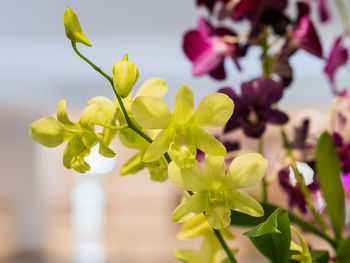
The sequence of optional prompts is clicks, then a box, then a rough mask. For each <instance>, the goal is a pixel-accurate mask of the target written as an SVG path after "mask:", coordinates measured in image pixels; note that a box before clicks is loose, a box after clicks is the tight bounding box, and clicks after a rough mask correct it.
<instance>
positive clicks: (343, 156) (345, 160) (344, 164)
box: [333, 132, 350, 175]
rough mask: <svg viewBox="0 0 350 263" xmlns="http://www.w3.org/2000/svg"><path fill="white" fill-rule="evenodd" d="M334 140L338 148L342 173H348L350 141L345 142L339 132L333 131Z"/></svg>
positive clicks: (349, 166)
mask: <svg viewBox="0 0 350 263" xmlns="http://www.w3.org/2000/svg"><path fill="white" fill-rule="evenodd" d="M333 141H334V143H335V146H336V148H337V153H338V156H339V160H340V164H341V170H342V174H344V175H347V174H349V173H350V143H348V142H344V140H343V138H342V137H341V135H340V134H339V133H337V132H335V133H333Z"/></svg>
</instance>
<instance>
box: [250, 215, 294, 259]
mask: <svg viewBox="0 0 350 263" xmlns="http://www.w3.org/2000/svg"><path fill="white" fill-rule="evenodd" d="M244 235H246V236H248V237H249V238H250V240H251V241H252V243H253V244H254V246H255V247H256V248H257V249H258V250H259V251H260V252H261V253H262V254H263V255H264V256H265V257H267V258H268V259H270V260H271V261H272V262H274V263H286V262H288V261H289V254H290V253H289V246H290V241H291V234H290V225H289V217H288V212H287V211H286V210H284V209H282V208H278V209H276V211H275V212H273V213H272V214H271V215H270V216H269V218H268V219H267V220H266V221H265V222H263V223H261V224H260V225H258V226H257V227H255V228H253V229H251V230H250V231H248V232H246V233H244Z"/></svg>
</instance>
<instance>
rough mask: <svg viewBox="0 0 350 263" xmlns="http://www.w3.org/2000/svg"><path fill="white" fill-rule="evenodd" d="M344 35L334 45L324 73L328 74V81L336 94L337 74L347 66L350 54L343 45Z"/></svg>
mask: <svg viewBox="0 0 350 263" xmlns="http://www.w3.org/2000/svg"><path fill="white" fill-rule="evenodd" d="M343 37H344V36H343V35H340V36H339V37H337V38H336V39H335V41H334V43H333V46H332V49H331V52H330V54H329V56H328V58H327V62H326V66H325V68H324V72H325V73H326V74H327V76H328V79H329V81H330V83H331V85H332V90H333V92H334V93H335V94H336V93H337V91H336V87H335V73H336V72H337V70H338V69H339V67H341V66H342V65H344V64H346V62H347V61H348V59H349V53H348V50H347V49H346V47H344V46H343V45H342V40H343Z"/></svg>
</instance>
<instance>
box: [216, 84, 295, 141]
mask: <svg viewBox="0 0 350 263" xmlns="http://www.w3.org/2000/svg"><path fill="white" fill-rule="evenodd" d="M219 92H221V93H225V94H226V95H228V96H229V97H230V98H231V99H232V100H233V101H234V103H235V111H234V113H233V115H232V116H231V118H230V119H229V121H228V122H227V124H226V126H225V129H224V132H225V133H227V132H229V131H232V130H234V129H236V128H239V127H241V128H242V129H243V131H244V133H245V134H246V135H247V136H249V137H253V138H258V137H260V136H261V135H262V133H263V132H264V131H265V126H266V123H272V124H284V123H286V122H287V121H288V116H287V115H286V114H285V113H283V112H282V111H279V110H278V109H275V108H274V107H273V105H274V104H275V103H277V102H278V101H279V100H280V99H281V98H282V95H283V86H282V85H281V84H280V83H278V82H276V81H274V80H272V79H270V78H259V79H257V80H253V81H250V82H246V83H243V84H242V85H241V95H240V96H238V95H237V94H236V92H235V91H234V90H233V89H231V88H222V89H220V90H219Z"/></svg>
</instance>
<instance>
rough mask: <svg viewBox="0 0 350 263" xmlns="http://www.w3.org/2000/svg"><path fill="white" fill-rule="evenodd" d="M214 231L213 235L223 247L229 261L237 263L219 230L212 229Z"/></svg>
mask: <svg viewBox="0 0 350 263" xmlns="http://www.w3.org/2000/svg"><path fill="white" fill-rule="evenodd" d="M213 230H214V234H215V236H216V237H217V239H218V240H219V242H220V244H221V246H222V247H223V249H224V250H225V252H226V254H227V257H228V258H229V259H230V261H231V262H232V263H237V260H236V259H235V257H234V256H233V254H232V251H231V250H230V248H229V247H228V246H227V244H226V242H225V239H224V238H223V237H222V235H221V233H220V231H219V230H217V229H213Z"/></svg>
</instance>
